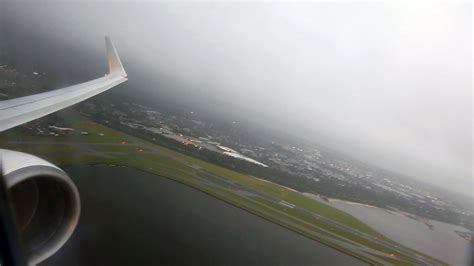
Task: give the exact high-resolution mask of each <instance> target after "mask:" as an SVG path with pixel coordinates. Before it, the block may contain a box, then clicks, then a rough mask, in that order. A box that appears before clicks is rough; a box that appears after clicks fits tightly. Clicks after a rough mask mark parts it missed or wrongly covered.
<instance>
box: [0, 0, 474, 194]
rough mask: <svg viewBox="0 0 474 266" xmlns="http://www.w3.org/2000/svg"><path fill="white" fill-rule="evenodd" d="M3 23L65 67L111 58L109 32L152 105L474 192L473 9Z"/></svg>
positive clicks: (185, 9)
mask: <svg viewBox="0 0 474 266" xmlns="http://www.w3.org/2000/svg"><path fill="white" fill-rule="evenodd" d="M3 16H4V18H5V17H6V18H7V21H8V25H9V27H11V28H14V29H15V31H18V32H22V33H24V34H23V35H22V36H23V37H22V38H23V39H22V40H23V42H24V43H26V44H28V45H30V46H37V47H36V48H31V50H28V51H29V52H30V53H33V52H36V53H38V54H39V53H41V54H43V53H44V54H47V55H48V56H50V55H51V54H55V53H56V54H57V55H58V56H57V57H55V58H54V60H55V62H61V61H60V60H67V59H68V58H67V56H66V55H67V53H68V52H66V51H68V49H69V51H70V49H73V48H75V49H76V51H81V52H82V51H85V50H87V51H89V52H90V54H96V55H102V54H103V49H104V48H103V36H104V35H110V36H111V37H112V39H113V40H114V42H115V45H116V46H117V49H118V50H119V53H120V54H121V55H122V57H123V61H124V63H125V68H126V69H127V70H128V72H129V76H130V81H129V82H128V83H127V84H126V85H124V87H130V88H133V89H134V90H136V92H137V93H138V92H139V93H142V94H143V95H144V96H146V97H147V98H150V97H170V99H171V98H173V97H175V98H176V99H178V98H186V97H191V98H192V100H194V101H196V102H200V103H204V104H206V105H209V106H216V110H219V109H222V108H225V107H228V108H232V110H233V111H234V112H239V113H242V114H245V115H246V116H249V117H252V119H253V120H258V121H260V122H261V123H271V124H272V125H275V126H276V127H279V128H287V129H288V130H291V131H292V132H293V134H297V135H299V136H303V137H306V138H308V139H311V140H313V141H314V142H316V143H320V144H323V145H326V146H329V147H332V148H335V149H337V150H339V151H343V152H346V153H347V154H350V155H352V156H355V157H357V158H359V159H361V160H363V161H368V162H371V163H375V164H377V165H380V166H383V167H385V168H387V169H391V170H396V171H398V172H401V173H405V174H408V175H410V176H413V177H416V178H419V179H422V180H424V181H428V182H432V183H434V184H437V185H440V186H442V187H445V188H448V189H451V190H454V191H457V192H461V193H463V194H465V195H473V184H472V182H473V180H472V179H473V176H472V165H473V158H472V143H473V132H472V130H473V128H472V121H473V118H472V100H473V98H472V66H471V63H472V51H471V47H472V39H471V38H472V20H471V19H472V8H471V5H470V4H469V3H462V4H444V5H433V4H431V3H430V4H418V5H415V4H364V3H351V4H344V3H303V4H281V3H280V4H276V3H260V4H255V3H221V4H215V3H214V4H212V3H148V4H138V3H128V4H127V3H121V4H116V3H115V4H114V3H107V4H104V3H102V4H98V3H93V2H88V3H87V4H83V5H78V4H64V3H62V4H60V3H49V4H45V3H38V2H36V3H35V4H33V3H31V2H21V3H16V4H13V3H12V4H9V5H7V7H6V8H4V12H3ZM30 37H31V38H32V40H34V41H32V42H33V43H29V38H30ZM54 43H60V44H61V46H58V45H54ZM38 47H41V49H40V48H38ZM71 53H73V52H71ZM86 55H89V54H87V53H86ZM101 60H103V58H102V57H99V58H98V60H97V62H99V63H100V62H102V61H101ZM73 63H74V62H72V63H71V62H68V63H66V64H67V65H69V66H71V65H73ZM55 64H57V65H58V66H61V64H60V63H55ZM78 67H81V68H85V66H78ZM95 68H96V66H95V65H93V66H91V69H93V70H94V71H91V73H92V72H95Z"/></svg>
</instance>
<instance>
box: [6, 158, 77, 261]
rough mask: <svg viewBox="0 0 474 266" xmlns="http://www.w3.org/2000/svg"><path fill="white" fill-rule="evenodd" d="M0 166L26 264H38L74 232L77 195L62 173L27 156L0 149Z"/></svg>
mask: <svg viewBox="0 0 474 266" xmlns="http://www.w3.org/2000/svg"><path fill="white" fill-rule="evenodd" d="M0 166H1V167H2V170H3V171H2V172H3V175H4V178H5V183H6V186H7V189H8V191H9V194H10V200H11V205H12V207H13V213H14V215H15V219H16V222H17V226H18V229H19V236H20V241H21V244H22V246H23V247H24V253H25V255H26V256H27V261H28V263H29V264H37V263H39V262H41V261H43V260H45V259H46V258H48V257H50V256H51V255H53V254H54V253H55V252H56V251H58V250H59V249H60V248H61V247H62V246H63V245H64V244H65V243H66V241H67V240H68V239H69V237H70V236H71V234H72V233H73V231H74V229H75V228H76V225H77V222H78V220H79V214H80V199H79V192H78V191H77V188H76V186H75V184H74V183H73V181H72V180H71V179H70V178H69V176H68V175H67V174H66V173H65V172H64V171H63V170H61V169H60V168H58V167H57V166H55V165H53V164H51V163H49V162H47V161H45V160H43V159H40V158H38V157H36V156H33V155H30V154H26V153H21V152H15V151H9V150H2V149H0Z"/></svg>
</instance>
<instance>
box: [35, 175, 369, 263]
mask: <svg viewBox="0 0 474 266" xmlns="http://www.w3.org/2000/svg"><path fill="white" fill-rule="evenodd" d="M66 170H67V172H68V173H69V174H70V175H71V176H72V177H73V179H74V181H75V182H76V184H77V186H78V189H79V191H80V193H81V201H82V213H81V219H80V223H79V225H78V227H77V229H76V231H75V233H74V234H73V236H72V238H71V239H70V240H69V241H68V243H67V244H66V245H65V246H64V247H63V248H62V249H61V250H60V251H59V252H58V253H57V254H55V255H54V256H53V257H51V258H49V259H48V260H46V261H45V262H44V263H42V265H70V266H74V265H158V264H161V265H362V264H364V263H363V262H361V261H359V260H357V259H355V258H353V257H351V256H348V255H346V254H344V253H341V252H339V251H337V250H335V249H331V248H329V247H327V246H325V245H323V244H321V243H319V242H316V241H313V240H311V239H308V238H306V237H304V236H301V235H299V234H297V233H294V232H292V231H290V230H287V229H285V228H283V227H280V226H278V225H276V224H273V223H271V222H268V221H266V220H264V219H262V218H259V217H257V216H255V215H252V214H250V213H248V212H246V211H244V210H242V209H239V208H237V207H234V206H232V205H229V204H227V203H225V202H223V201H221V200H218V199H216V198H214V197H211V196H208V195H207V194H204V193H202V192H199V191H197V190H195V189H192V188H189V187H187V186H185V185H182V184H179V183H176V182H174V181H171V180H168V179H166V178H163V177H159V176H155V175H151V174H147V173H144V172H140V171H137V170H133V169H128V168H119V167H106V166H101V167H70V168H67V169H66Z"/></svg>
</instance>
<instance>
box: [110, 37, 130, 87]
mask: <svg viewBox="0 0 474 266" xmlns="http://www.w3.org/2000/svg"><path fill="white" fill-rule="evenodd" d="M105 46H106V49H107V62H108V65H109V74H112V73H119V74H120V75H121V76H122V77H124V78H127V79H128V74H127V72H125V69H124V68H123V65H122V61H120V57H119V55H118V53H117V50H116V49H115V46H114V43H113V42H112V40H111V39H110V37H109V36H105Z"/></svg>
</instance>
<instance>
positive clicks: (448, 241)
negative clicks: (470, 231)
mask: <svg viewBox="0 0 474 266" xmlns="http://www.w3.org/2000/svg"><path fill="white" fill-rule="evenodd" d="M324 203H326V204H329V205H331V206H333V207H336V208H338V209H340V210H342V211H345V212H347V213H350V214H351V215H353V216H354V217H356V218H357V219H359V220H361V221H362V222H364V223H366V224H367V225H369V226H370V227H372V228H374V229H375V230H377V231H379V232H380V233H382V234H384V235H385V236H387V237H388V238H390V239H392V240H394V241H396V242H398V243H401V244H403V245H405V246H407V247H410V248H413V249H415V250H419V251H421V252H423V253H425V254H427V255H430V256H433V257H435V258H438V259H441V260H443V261H445V262H448V263H449V264H451V265H467V264H468V259H469V255H470V250H469V242H468V241H466V240H465V239H463V238H461V237H459V236H458V235H457V234H456V233H455V232H454V231H455V230H457V231H462V232H465V231H467V229H465V228H462V227H460V226H456V225H452V224H447V223H442V222H438V221H433V220H429V223H430V224H431V225H433V226H434V228H433V230H431V229H430V228H429V227H428V226H426V225H425V224H423V223H422V222H420V221H417V220H414V219H410V218H408V217H406V216H404V215H402V214H399V213H395V212H388V211H386V210H383V209H381V208H376V207H368V206H364V205H356V204H351V203H347V202H343V201H331V202H329V203H328V202H326V201H324Z"/></svg>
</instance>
